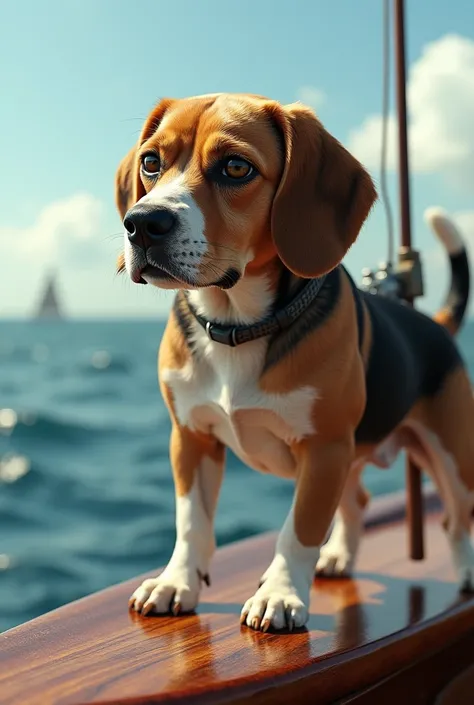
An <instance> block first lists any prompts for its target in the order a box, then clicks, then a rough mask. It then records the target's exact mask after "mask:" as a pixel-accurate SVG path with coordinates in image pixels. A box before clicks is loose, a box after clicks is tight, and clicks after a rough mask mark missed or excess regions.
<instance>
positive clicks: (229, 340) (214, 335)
mask: <svg viewBox="0 0 474 705" xmlns="http://www.w3.org/2000/svg"><path fill="white" fill-rule="evenodd" d="M236 332H237V331H236V328H235V326H231V327H227V326H226V327H225V328H224V327H221V326H219V325H217V323H211V322H210V321H207V322H206V333H207V337H208V338H209V340H213V341H214V342H215V343H221V344H222V345H229V346H230V347H231V348H235V346H236V345H237V340H236Z"/></svg>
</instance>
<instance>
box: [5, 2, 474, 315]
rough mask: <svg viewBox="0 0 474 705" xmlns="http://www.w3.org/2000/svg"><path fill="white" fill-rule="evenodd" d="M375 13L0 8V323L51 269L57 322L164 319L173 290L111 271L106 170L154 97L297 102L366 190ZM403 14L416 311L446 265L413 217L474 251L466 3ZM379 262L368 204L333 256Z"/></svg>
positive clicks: (433, 297) (375, 149)
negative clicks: (63, 318) (437, 217)
mask: <svg viewBox="0 0 474 705" xmlns="http://www.w3.org/2000/svg"><path fill="white" fill-rule="evenodd" d="M382 6H383V4H382V1H381V0H363V1H362V2H355V0H331V2H329V1H328V0H291V1H290V0H239V2H238V3H235V2H230V1H229V0H199V1H198V0H43V1H41V0H23V1H22V2H21V3H20V2H16V3H13V2H10V3H8V2H6V1H3V2H1V1H0V27H1V30H0V32H1V42H0V105H1V110H0V155H1V169H2V177H1V188H0V316H7V317H23V316H30V315H31V313H32V311H33V310H34V307H35V305H36V303H37V300H38V297H39V295H40V291H41V289H42V287H43V285H44V280H45V276H46V274H47V272H48V271H50V270H51V269H54V271H55V272H56V273H57V278H58V286H59V290H60V293H61V298H62V301H63V304H64V307H65V309H66V311H67V313H68V314H69V315H70V316H71V317H72V316H75V317H83V318H92V317H96V318H105V317H127V318H131V317H144V316H155V317H157V316H163V315H166V312H167V310H168V308H169V305H170V294H169V293H165V292H162V291H159V290H157V289H156V288H154V287H150V286H148V287H144V286H137V285H134V284H132V283H131V282H130V281H129V280H128V279H127V278H126V277H124V276H122V277H118V276H116V275H115V269H114V264H115V258H116V256H117V254H118V252H119V251H120V249H121V243H122V226H121V222H120V218H119V216H118V213H117V212H116V210H115V204H114V189H113V184H114V175H115V170H116V168H117V165H118V163H119V161H120V159H121V158H122V156H124V154H125V153H126V152H127V151H128V150H129V149H130V147H131V146H132V145H133V144H134V142H135V141H136V140H137V138H138V135H139V132H140V128H141V125H142V123H143V121H144V120H145V117H146V115H147V113H148V112H149V111H150V109H151V108H152V107H153V106H154V105H155V104H156V103H157V102H158V101H159V100H160V98H161V97H164V96H170V97H185V96H188V95H197V94H200V93H213V92H220V91H224V92H250V93H258V94H263V95H266V96H268V97H269V98H274V99H276V100H279V101H281V102H282V103H290V102H293V101H295V100H301V101H302V102H304V103H307V104H309V105H311V107H313V108H314V109H315V111H316V112H317V114H318V115H319V117H320V119H321V120H322V122H323V123H324V124H325V126H326V128H327V129H328V130H329V131H330V132H331V133H332V134H334V135H335V136H336V137H337V138H338V139H339V140H340V141H341V142H342V143H343V144H344V145H345V146H346V147H347V148H348V149H349V150H351V151H352V152H353V153H354V154H355V155H356V156H357V157H358V158H359V159H360V160H361V161H362V162H363V163H364V164H365V165H366V167H367V168H368V169H369V171H370V173H371V174H372V176H373V178H374V180H375V182H376V184H378V183H379V181H380V174H379V171H380V167H379V162H380V135H381V119H380V114H381V107H382V57H383V51H382V36H383V34H382ZM406 6H407V10H406V23H407V35H408V36H407V61H408V65H409V72H408V100H409V117H410V150H411V151H410V159H411V166H412V177H411V184H412V228H413V237H414V242H415V245H416V246H417V247H418V248H420V249H421V250H422V253H423V262H424V266H425V288H426V292H427V293H426V296H425V297H424V298H423V299H422V300H420V302H419V303H420V307H421V308H423V309H424V310H427V311H433V310H434V309H436V307H437V306H438V305H439V304H440V302H441V300H442V298H443V296H444V293H445V288H446V286H447V281H448V279H447V274H448V268H447V263H446V261H445V258H444V256H443V252H442V251H441V249H440V247H439V246H438V244H437V242H436V241H435V240H434V238H433V236H432V235H431V233H430V232H429V230H428V229H427V227H426V225H425V223H424V220H423V213H424V210H425V208H427V207H429V206H433V205H438V206H442V207H443V208H445V209H446V210H447V211H448V212H450V213H451V214H452V215H453V217H454V218H455V220H456V222H457V223H458V224H459V226H460V227H461V228H462V231H463V233H464V236H465V237H466V240H467V242H468V244H469V245H470V244H471V243H472V247H471V250H472V253H473V256H474V127H473V126H474V5H473V3H472V0H456V2H446V0H430V3H429V11H428V9H427V8H428V3H423V2H420V1H419V0H407V2H406ZM392 68H393V64H392ZM394 106H395V95H394V91H393V85H392V91H391V111H392V116H391V119H390V135H391V142H390V145H389V160H388V161H389V169H390V171H389V186H390V195H391V202H392V208H393V210H394V211H395V214H396V215H397V213H398V201H397V181H396V172H395V170H396V166H397V164H396V158H395V155H396V144H395V139H394V136H395V122H394V117H393V109H394ZM396 223H398V217H397V219H396ZM397 228H398V225H397ZM397 233H398V229H397ZM386 253H387V227H386V222H385V219H384V211H383V208H382V206H381V204H380V203H379V204H378V205H377V206H376V208H375V209H374V211H373V213H372V215H371V216H370V218H369V221H368V222H367V224H366V226H365V227H364V229H363V231H362V232H361V234H360V237H359V239H358V240H357V242H356V243H355V245H354V246H353V248H352V249H351V251H350V252H349V254H348V256H347V257H346V260H345V262H346V264H347V266H348V268H349V270H350V271H351V273H352V274H353V276H354V277H355V278H356V280H360V271H361V269H362V268H363V267H365V266H375V265H377V263H378V262H379V261H382V260H384V259H385V258H386ZM473 266H474V265H473ZM473 306H474V304H473ZM472 311H474V308H473V309H472Z"/></svg>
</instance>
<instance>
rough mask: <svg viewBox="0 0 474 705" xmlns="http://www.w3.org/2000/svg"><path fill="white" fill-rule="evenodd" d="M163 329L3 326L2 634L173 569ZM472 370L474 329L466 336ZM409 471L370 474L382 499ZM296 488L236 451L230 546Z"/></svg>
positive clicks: (262, 525)
mask: <svg viewBox="0 0 474 705" xmlns="http://www.w3.org/2000/svg"><path fill="white" fill-rule="evenodd" d="M163 329H164V322H163V321H153V320H147V321H138V322H137V321H135V322H129V321H100V322H99V321H94V322H89V321H88V322H85V321H66V322H42V321H41V322H40V321H34V322H29V321H22V322H19V321H8V322H5V321H3V322H0V631H2V630H5V629H8V628H10V627H13V626H15V625H18V624H21V623H22V622H25V621H26V620H29V619H32V618H33V617H36V616H38V615H40V614H42V613H44V612H47V611H49V610H51V609H53V608H55V607H58V606H59V605H62V604H64V603H66V602H69V601H71V600H74V599H77V598H79V597H82V596H84V595H87V594H89V593H92V592H94V591H96V590H100V589H101V588H104V587H106V586H109V585H112V584H114V583H117V582H120V581H123V580H125V579H127V578H130V577H133V576H134V575H136V574H138V573H141V572H143V571H147V570H150V569H153V568H155V567H158V566H160V565H162V564H163V563H164V562H165V561H166V560H167V558H168V557H169V555H170V553H171V551H172V548H173V541H174V492H173V481H172V477H171V471H170V466H169V461H168V438H169V431H170V422H169V419H168V414H167V412H166V409H165V407H164V404H163V402H162V399H161V396H160V392H159V389H158V385H157V378H156V355H157V348H158V345H159V342H160V338H161V335H162V333H163ZM460 342H461V347H462V350H463V352H464V355H465V357H466V359H467V361H468V364H469V367H470V369H471V372H472V373H473V374H474V323H470V324H468V325H466V327H465V329H464V330H463V331H462V333H461V336H460ZM403 478H404V474H403V463H402V462H401V461H400V462H398V463H397V466H396V467H395V468H394V469H393V470H391V471H381V470H377V469H375V468H370V467H369V468H368V469H367V470H366V474H365V479H366V483H367V486H368V487H369V488H370V490H371V491H372V493H373V494H374V495H378V494H383V493H386V492H390V491H392V490H396V489H399V488H401V487H402V486H403ZM291 496H292V485H291V483H289V482H288V481H285V480H281V479H277V478H273V477H269V476H263V475H259V474H258V473H256V472H254V471H251V470H249V469H248V468H246V467H245V466H243V465H242V463H241V462H240V461H239V460H238V459H236V458H235V457H234V456H233V455H232V454H229V455H228V463H227V471H226V478H225V481H224V485H223V489H222V493H221V499H220V502H219V510H218V514H217V526H216V529H217V540H218V544H219V545H223V544H225V543H228V542H230V541H235V540H238V539H241V538H244V537H246V536H250V535H252V534H257V533H259V532H262V531H265V530H268V529H278V528H279V527H280V526H281V524H282V523H283V521H284V518H285V515H286V512H287V510H288V508H289V506H290V502H291Z"/></svg>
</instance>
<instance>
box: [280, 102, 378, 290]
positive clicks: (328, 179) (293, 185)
mask: <svg viewBox="0 0 474 705" xmlns="http://www.w3.org/2000/svg"><path fill="white" fill-rule="evenodd" d="M271 113H272V119H273V120H274V121H275V122H276V123H277V125H278V127H279V130H280V132H281V133H282V135H283V141H284V149H285V154H284V168H283V173H282V176H281V180H280V184H279V187H278V189H277V192H276V194H275V197H274V200H273V208H272V236H273V241H274V243H275V247H276V249H277V252H278V254H279V256H280V258H281V260H282V261H283V263H284V264H285V265H286V266H287V267H288V269H290V270H291V271H292V272H293V273H294V274H297V275H298V276H301V277H307V278H309V277H316V276H320V275H322V274H325V273H326V272H329V271H330V270H331V269H333V268H334V267H335V266H336V265H337V264H338V263H339V262H340V261H341V260H342V259H343V257H344V255H345V254H346V252H347V250H348V249H349V247H350V246H351V245H352V243H353V242H354V240H355V239H356V237H357V235H358V234H359V231H360V229H361V227H362V224H363V223H364V221H365V219H366V218H367V215H368V214H369V211H370V209H371V207H372V205H373V203H374V201H375V199H376V197H377V196H376V192H375V187H374V184H373V182H372V179H371V178H370V176H369V174H368V173H367V172H366V171H365V169H364V168H363V166H362V165H361V164H360V163H359V162H358V161H357V159H355V158H354V157H353V156H352V155H351V154H350V153H349V152H348V151H347V150H346V149H345V148H344V147H343V146H342V145H341V144H340V143H339V142H338V141H337V140H336V139H335V138H334V137H332V135H330V134H329V132H327V131H326V130H325V129H324V127H323V126H322V125H321V123H320V122H319V120H318V119H317V117H316V116H315V114H314V113H313V112H312V111H311V110H310V109H309V108H306V107H304V106H303V105H299V104H297V103H296V104H294V105H290V106H286V107H281V106H279V105H274V106H273V108H272V110H271Z"/></svg>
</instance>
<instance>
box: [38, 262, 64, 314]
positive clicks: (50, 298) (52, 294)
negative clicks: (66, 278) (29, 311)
mask: <svg viewBox="0 0 474 705" xmlns="http://www.w3.org/2000/svg"><path fill="white" fill-rule="evenodd" d="M35 318H50V319H52V318H63V314H62V311H61V306H60V304H59V299H58V295H57V287H56V277H55V274H54V273H53V272H51V273H50V274H49V275H48V277H47V278H46V285H45V288H44V292H43V295H42V297H41V299H40V302H39V305H38V308H37V311H36V314H35Z"/></svg>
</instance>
